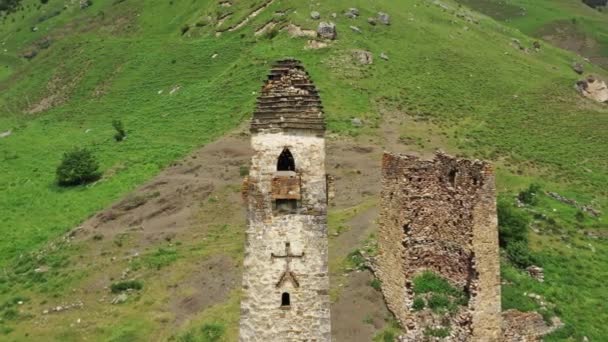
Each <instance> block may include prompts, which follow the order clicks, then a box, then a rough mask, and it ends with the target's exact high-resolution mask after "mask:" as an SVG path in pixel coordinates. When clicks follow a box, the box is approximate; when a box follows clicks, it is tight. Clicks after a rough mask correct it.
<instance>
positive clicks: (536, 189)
mask: <svg viewBox="0 0 608 342" xmlns="http://www.w3.org/2000/svg"><path fill="white" fill-rule="evenodd" d="M539 193H540V185H538V184H535V183H532V184H530V186H529V187H528V188H527V189H526V190H524V191H522V192H520V193H519V195H518V196H517V198H519V200H520V201H522V202H523V203H526V204H529V205H536V204H538V194H539Z"/></svg>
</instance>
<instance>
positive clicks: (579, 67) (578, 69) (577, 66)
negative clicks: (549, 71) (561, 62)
mask: <svg viewBox="0 0 608 342" xmlns="http://www.w3.org/2000/svg"><path fill="white" fill-rule="evenodd" d="M572 70H574V72H576V73H577V74H579V75H582V74H583V73H584V72H585V69H584V68H583V65H582V64H581V63H579V62H574V63H572Z"/></svg>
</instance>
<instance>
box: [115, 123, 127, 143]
mask: <svg viewBox="0 0 608 342" xmlns="http://www.w3.org/2000/svg"><path fill="white" fill-rule="evenodd" d="M112 127H114V129H115V130H116V134H114V140H116V141H123V140H125V138H126V137H127V132H125V127H124V125H123V124H122V121H120V120H114V121H112Z"/></svg>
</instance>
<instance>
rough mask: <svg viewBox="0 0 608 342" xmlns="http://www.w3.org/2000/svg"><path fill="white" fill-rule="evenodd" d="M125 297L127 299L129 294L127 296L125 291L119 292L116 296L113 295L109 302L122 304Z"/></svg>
mask: <svg viewBox="0 0 608 342" xmlns="http://www.w3.org/2000/svg"><path fill="white" fill-rule="evenodd" d="M127 299H129V296H127V294H126V293H124V292H123V293H121V294H119V295H118V296H116V297H114V299H112V301H111V303H112V304H122V303H124V302H126V301H127Z"/></svg>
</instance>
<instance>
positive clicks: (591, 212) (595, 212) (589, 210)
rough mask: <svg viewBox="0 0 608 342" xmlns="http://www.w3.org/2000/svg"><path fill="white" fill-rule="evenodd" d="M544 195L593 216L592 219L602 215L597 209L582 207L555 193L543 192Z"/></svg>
mask: <svg viewBox="0 0 608 342" xmlns="http://www.w3.org/2000/svg"><path fill="white" fill-rule="evenodd" d="M545 194H546V195H547V196H549V197H551V198H553V199H555V200H557V201H559V202H562V203H565V204H568V205H571V206H573V207H575V208H577V209H580V210H581V211H583V212H586V213H587V214H589V215H591V216H593V217H599V216H600V215H602V212H600V211H599V210H597V209H594V208H592V207H590V206H588V205H582V204H580V203H578V202H577V201H575V200H573V199H570V198H566V197H564V196H562V195H560V194H558V193H557V192H550V191H549V192H545Z"/></svg>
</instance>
